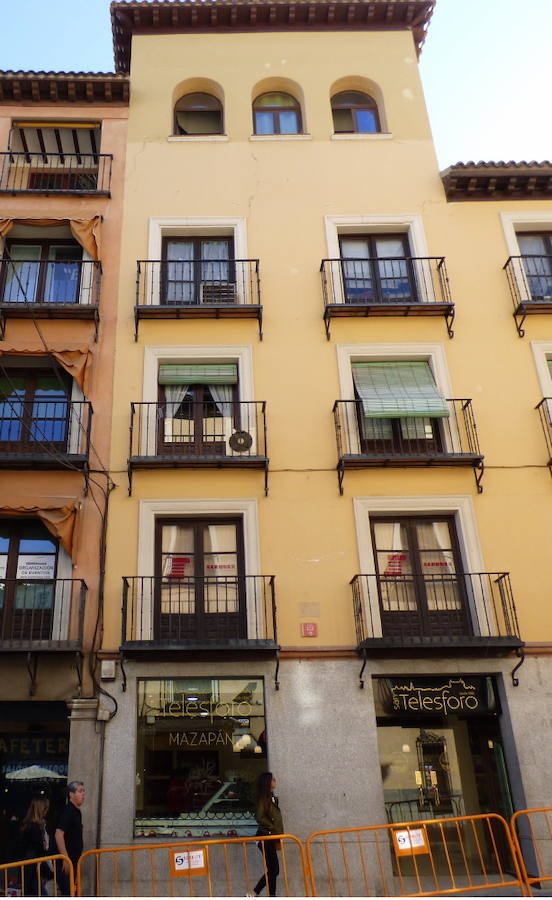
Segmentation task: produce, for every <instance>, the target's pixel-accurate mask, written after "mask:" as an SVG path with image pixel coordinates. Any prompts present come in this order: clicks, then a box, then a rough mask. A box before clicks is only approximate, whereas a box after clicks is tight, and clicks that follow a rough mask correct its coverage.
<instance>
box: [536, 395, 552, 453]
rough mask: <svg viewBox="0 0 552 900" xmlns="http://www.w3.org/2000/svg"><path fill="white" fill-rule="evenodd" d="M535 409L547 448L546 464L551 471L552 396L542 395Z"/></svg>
mask: <svg viewBox="0 0 552 900" xmlns="http://www.w3.org/2000/svg"><path fill="white" fill-rule="evenodd" d="M535 409H536V410H537V411H538V414H539V417H540V420H541V425H542V430H543V431H544V439H545V441H546V448H547V450H548V465H549V467H551V471H552V397H544V398H543V399H542V400H541V401H540V403H538V404H537V406H536V407H535Z"/></svg>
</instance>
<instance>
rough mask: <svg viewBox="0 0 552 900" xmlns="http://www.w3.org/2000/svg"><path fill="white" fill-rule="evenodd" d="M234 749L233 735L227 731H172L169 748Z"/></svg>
mask: <svg viewBox="0 0 552 900" xmlns="http://www.w3.org/2000/svg"><path fill="white" fill-rule="evenodd" d="M224 746H229V747H231V748H232V749H233V746H234V745H233V742H232V735H231V734H229V733H228V732H226V731H171V733H170V734H169V747H180V748H184V749H186V750H187V749H188V747H224Z"/></svg>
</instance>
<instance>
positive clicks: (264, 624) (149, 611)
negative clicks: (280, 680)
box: [121, 575, 278, 651]
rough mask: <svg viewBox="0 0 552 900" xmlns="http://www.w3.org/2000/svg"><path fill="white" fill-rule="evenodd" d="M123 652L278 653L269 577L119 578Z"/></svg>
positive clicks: (273, 591)
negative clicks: (170, 650)
mask: <svg viewBox="0 0 552 900" xmlns="http://www.w3.org/2000/svg"><path fill="white" fill-rule="evenodd" d="M121 640H122V647H123V649H127V650H129V649H134V650H140V649H144V650H148V649H149V650H152V649H153V650H155V649H156V648H157V649H159V648H168V649H175V650H201V649H209V648H212V649H217V648H218V649H229V650H232V649H233V650H236V649H244V650H247V649H249V650H254V649H257V650H269V651H275V650H276V649H277V640H278V638H277V629H276V595H275V590H274V576H273V575H233V576H224V575H209V576H201V577H200V576H197V577H187V578H184V577H182V576H178V577H173V576H171V575H165V576H136V577H130V578H123V615H122V638H121Z"/></svg>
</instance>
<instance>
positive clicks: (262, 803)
mask: <svg viewBox="0 0 552 900" xmlns="http://www.w3.org/2000/svg"><path fill="white" fill-rule="evenodd" d="M275 790H276V779H275V777H274V775H273V774H272V772H262V773H261V774H260V775H259V777H258V779H257V805H256V807H255V818H256V819H257V823H258V825H259V827H258V829H257V836H258V837H267V836H268V835H273V834H283V831H284V823H283V821H282V813H281V812H280V806H279V804H278V798H277V797H275V796H274V791H275ZM257 846H258V847H259V850H260V851H261V853H262V856H263V866H264V868H265V873H264V874H263V875H262V876H261V878H259V880H258V882H257V884H256V885H255V887H254V888H253V894H252V896H253V897H258V896H259V894H260V893H261V891H262V890H264V888H265V887H266V883H267V880H268V895H269V897H275V896H276V879H277V878H278V874H279V872H280V865H279V862H278V850H279V849H280V846H281V844H280V841H275V840H271V841H259V842H258V845H257Z"/></svg>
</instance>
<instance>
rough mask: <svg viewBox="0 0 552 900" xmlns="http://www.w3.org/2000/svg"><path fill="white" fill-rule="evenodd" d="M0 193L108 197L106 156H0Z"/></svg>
mask: <svg viewBox="0 0 552 900" xmlns="http://www.w3.org/2000/svg"><path fill="white" fill-rule="evenodd" d="M0 160H1V163H0V165H1V170H0V192H1V193H8V194H104V195H106V196H109V195H110V185H111V168H112V164H113V156H112V155H111V154H109V153H48V152H47V151H45V152H43V153H42V152H41V153H16V152H14V151H8V152H7V153H0Z"/></svg>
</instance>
